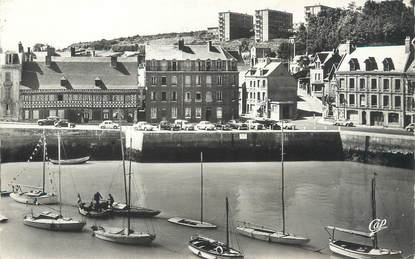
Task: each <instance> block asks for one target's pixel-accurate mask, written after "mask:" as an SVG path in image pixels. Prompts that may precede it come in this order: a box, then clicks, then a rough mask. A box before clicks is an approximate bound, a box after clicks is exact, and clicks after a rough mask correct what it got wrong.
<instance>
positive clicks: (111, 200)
mask: <svg viewBox="0 0 415 259" xmlns="http://www.w3.org/2000/svg"><path fill="white" fill-rule="evenodd" d="M108 203H109V204H108V207H109V208H112V204H113V203H114V197H112V195H111V193H110V194H108Z"/></svg>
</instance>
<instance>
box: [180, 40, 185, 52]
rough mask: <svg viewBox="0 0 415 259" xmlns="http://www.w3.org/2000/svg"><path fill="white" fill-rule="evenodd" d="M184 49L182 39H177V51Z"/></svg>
mask: <svg viewBox="0 0 415 259" xmlns="http://www.w3.org/2000/svg"><path fill="white" fill-rule="evenodd" d="M183 49H184V39H179V50H183Z"/></svg>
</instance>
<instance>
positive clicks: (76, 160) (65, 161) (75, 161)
mask: <svg viewBox="0 0 415 259" xmlns="http://www.w3.org/2000/svg"><path fill="white" fill-rule="evenodd" d="M90 158H91V157H90V156H85V157H80V158H72V159H61V165H77V164H83V163H86V162H87V161H88V160H89V159H90ZM49 161H50V162H51V163H52V164H55V165H57V164H58V163H59V161H58V160H55V159H51V158H49Z"/></svg>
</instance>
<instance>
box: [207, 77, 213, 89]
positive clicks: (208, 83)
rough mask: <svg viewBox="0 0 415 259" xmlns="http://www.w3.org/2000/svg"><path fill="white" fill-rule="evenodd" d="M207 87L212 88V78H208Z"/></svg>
mask: <svg viewBox="0 0 415 259" xmlns="http://www.w3.org/2000/svg"><path fill="white" fill-rule="evenodd" d="M206 86H207V87H211V86H212V76H210V75H209V76H206Z"/></svg>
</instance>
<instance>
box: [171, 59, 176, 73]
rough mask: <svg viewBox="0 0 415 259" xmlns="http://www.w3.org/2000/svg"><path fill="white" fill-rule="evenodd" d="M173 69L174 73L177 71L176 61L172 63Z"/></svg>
mask: <svg viewBox="0 0 415 259" xmlns="http://www.w3.org/2000/svg"><path fill="white" fill-rule="evenodd" d="M171 69H172V70H173V71H177V62H176V61H172V62H171Z"/></svg>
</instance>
